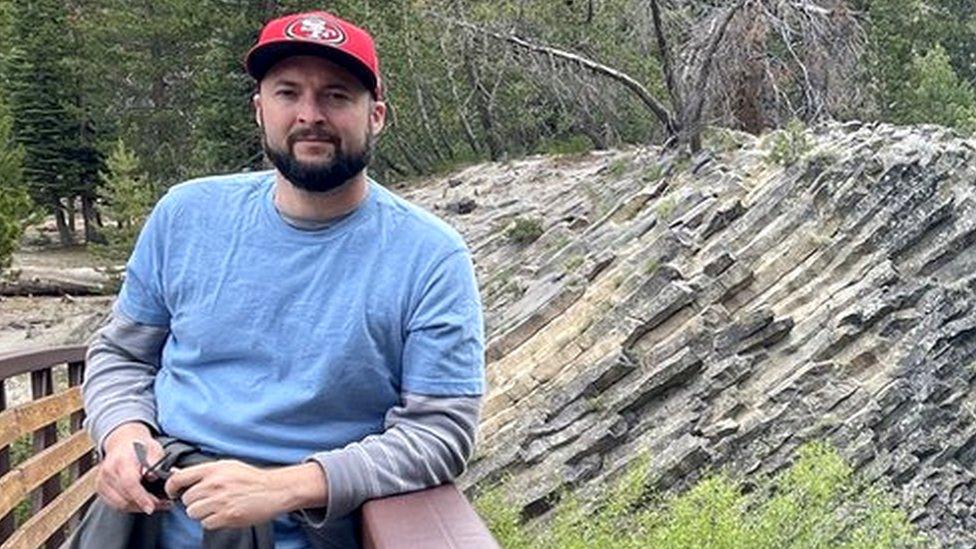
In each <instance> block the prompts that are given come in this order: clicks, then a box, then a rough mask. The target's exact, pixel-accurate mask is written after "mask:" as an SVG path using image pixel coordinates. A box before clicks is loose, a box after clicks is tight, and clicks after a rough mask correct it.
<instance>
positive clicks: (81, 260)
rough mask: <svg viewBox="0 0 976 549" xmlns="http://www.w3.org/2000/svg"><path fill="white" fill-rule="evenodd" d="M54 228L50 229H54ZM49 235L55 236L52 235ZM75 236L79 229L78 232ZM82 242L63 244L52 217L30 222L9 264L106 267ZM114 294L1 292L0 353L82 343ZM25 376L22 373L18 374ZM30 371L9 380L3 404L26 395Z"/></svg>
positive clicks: (104, 314)
mask: <svg viewBox="0 0 976 549" xmlns="http://www.w3.org/2000/svg"><path fill="white" fill-rule="evenodd" d="M52 233H53V235H52ZM52 236H53V238H52ZM78 236H79V239H80V237H81V236H82V235H80V234H79V235H78ZM106 266H107V265H106V262H105V261H104V260H102V259H100V258H97V257H95V256H93V255H92V254H91V253H89V251H88V250H87V249H86V248H85V247H84V246H80V245H79V246H71V247H61V246H60V245H58V244H57V230H56V228H54V226H53V219H52V220H50V222H49V223H45V224H43V225H40V226H36V227H31V228H29V229H28V231H27V234H25V236H24V240H23V244H22V246H21V249H20V251H19V252H18V253H16V254H15V255H14V260H13V264H12V266H11V268H12V269H22V268H32V269H38V268H40V269H51V270H57V269H77V268H80V267H95V268H104V267H106ZM114 299H115V296H111V295H108V296H71V295H65V296H58V297H38V296H35V297H27V296H25V297H21V296H0V356H2V355H4V354H8V353H13V352H18V351H26V350H30V349H44V348H50V347H55V346H60V345H71V344H80V343H85V342H87V340H88V339H89V338H90V337H91V334H92V333H94V331H95V330H97V329H98V327H99V326H101V324H102V323H103V322H104V320H105V318H106V317H107V315H108V312H109V310H110V309H111V306H112V302H113V300H114ZM21 378H23V379H21ZM27 378H28V376H18V377H17V378H14V379H11V380H10V382H9V383H8V384H7V387H6V388H7V401H8V402H7V404H8V405H14V404H16V403H18V402H20V401H22V400H24V399H25V398H27V390H28V389H27V387H29V379H27Z"/></svg>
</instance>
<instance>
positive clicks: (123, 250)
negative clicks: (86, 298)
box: [92, 139, 156, 260]
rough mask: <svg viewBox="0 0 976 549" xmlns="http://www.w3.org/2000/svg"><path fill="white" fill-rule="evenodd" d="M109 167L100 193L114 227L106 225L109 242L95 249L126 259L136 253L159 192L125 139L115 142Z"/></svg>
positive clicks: (103, 177) (102, 178)
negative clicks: (144, 172)
mask: <svg viewBox="0 0 976 549" xmlns="http://www.w3.org/2000/svg"><path fill="white" fill-rule="evenodd" d="M105 167H106V170H107V171H106V172H102V173H100V174H99V178H100V180H101V183H102V185H101V188H100V189H99V194H100V198H101V199H102V200H103V202H104V205H105V208H104V210H105V213H106V214H107V217H108V218H109V219H111V220H112V221H113V222H114V226H106V227H104V228H103V230H102V232H103V235H102V236H103V237H104V239H105V243H104V244H96V245H94V246H93V247H92V250H93V251H94V252H95V253H96V254H97V255H100V256H102V257H107V258H110V259H115V260H124V259H126V258H127V257H128V256H129V254H130V253H132V247H133V246H134V245H135V242H136V237H138V236H139V231H140V230H141V229H142V225H143V223H144V222H145V220H146V217H147V216H148V215H149V212H150V210H152V207H153V204H155V202H156V193H155V190H154V188H153V185H152V184H151V183H150V182H149V181H148V179H147V178H146V176H145V174H143V173H142V172H141V171H140V169H139V158H138V157H137V156H136V154H135V153H134V152H133V151H132V150H130V149H129V148H128V147H126V145H125V142H124V141H122V139H119V140H117V141H116V142H115V147H114V148H113V149H112V152H111V154H109V156H108V158H107V159H106V162H105Z"/></svg>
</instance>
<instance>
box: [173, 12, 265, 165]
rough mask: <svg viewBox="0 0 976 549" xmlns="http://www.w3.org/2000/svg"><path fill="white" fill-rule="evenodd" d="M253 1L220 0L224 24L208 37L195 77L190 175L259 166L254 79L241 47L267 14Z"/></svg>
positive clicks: (248, 41)
mask: <svg viewBox="0 0 976 549" xmlns="http://www.w3.org/2000/svg"><path fill="white" fill-rule="evenodd" d="M259 8H260V6H256V5H255V3H254V2H248V1H239V2H225V3H223V4H221V6H220V9H219V13H220V20H221V21H222V24H221V25H220V26H219V27H216V28H215V29H214V31H213V34H212V35H211V36H210V38H209V39H208V40H207V43H206V48H207V49H206V53H205V54H204V55H203V63H202V64H201V67H200V69H199V70H198V71H197V77H196V78H195V81H194V93H193V95H194V109H195V114H194V117H193V120H194V124H193V132H192V140H193V142H194V148H193V156H192V157H191V162H190V164H191V165H192V167H193V172H191V173H189V174H188V175H190V176H198V175H206V174H213V173H226V172H236V171H240V170H242V169H260V168H261V166H262V159H263V155H262V152H261V141H260V138H259V135H260V134H259V132H258V129H257V127H256V125H255V123H254V115H253V110H252V107H251V97H252V95H253V94H254V91H255V87H254V82H253V81H252V80H251V78H250V77H249V76H248V75H247V74H246V73H245V72H244V70H243V67H242V64H241V52H243V51H247V49H248V48H249V47H250V46H251V44H252V42H253V40H254V31H255V29H257V28H259V27H260V25H261V23H262V22H263V21H262V19H263V17H264V13H263V12H262V10H260V9H259Z"/></svg>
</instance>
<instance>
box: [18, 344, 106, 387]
mask: <svg viewBox="0 0 976 549" xmlns="http://www.w3.org/2000/svg"><path fill="white" fill-rule="evenodd" d="M86 349H87V348H86V347H85V346H84V345H73V346H70V347H55V348H53V349H43V350H37V349H33V350H29V351H16V352H13V353H7V354H3V355H0V379H7V378H9V377H13V376H15V375H18V374H26V373H27V372H33V371H35V370H42V369H44V368H50V367H51V366H57V365H59V364H64V363H66V362H78V361H82V360H85V351H86Z"/></svg>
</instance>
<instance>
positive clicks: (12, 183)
mask: <svg viewBox="0 0 976 549" xmlns="http://www.w3.org/2000/svg"><path fill="white" fill-rule="evenodd" d="M23 156H24V155H23V151H22V150H20V148H19V147H17V146H16V145H15V144H14V143H13V140H12V139H11V136H10V116H9V113H8V112H7V109H6V105H5V103H4V100H3V97H2V96H0V271H2V270H3V269H5V268H6V267H8V266H9V265H10V256H11V254H13V252H14V251H16V249H17V244H18V243H19V242H20V237H21V236H22V235H23V231H24V222H25V220H26V218H27V215H28V214H29V213H30V199H29V197H28V196H27V192H26V190H25V189H24V187H23V184H22V182H21V176H22V173H21V171H22V162H23Z"/></svg>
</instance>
